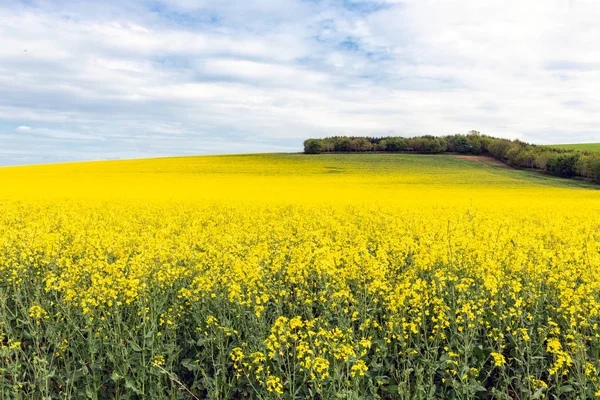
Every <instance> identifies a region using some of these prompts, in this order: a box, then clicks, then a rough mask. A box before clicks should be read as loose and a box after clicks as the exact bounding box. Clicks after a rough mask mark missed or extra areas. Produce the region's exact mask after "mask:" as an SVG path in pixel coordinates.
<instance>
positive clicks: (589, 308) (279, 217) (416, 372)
mask: <svg viewBox="0 0 600 400" xmlns="http://www.w3.org/2000/svg"><path fill="white" fill-rule="evenodd" d="M0 183H1V184H0V398H2V399H13V398H23V399H58V398H62V399H65V398H66V399H77V398H90V399H163V398H168V399H192V398H199V399H204V398H210V399H246V398H247V399H250V398H256V399H276V398H284V399H293V398H317V399H332V398H347V399H375V398H384V399H430V398H438V399H442V398H443V399H449V398H457V399H474V398H481V399H512V398H519V399H541V398H546V399H558V398H560V399H570V398H573V399H586V398H593V397H594V396H600V382H599V381H598V374H599V371H600V327H599V325H598V324H599V323H600V192H599V191H598V190H596V188H595V187H591V186H588V185H586V184H583V183H578V182H576V181H567V180H560V179H556V178H549V177H546V176H542V175H537V174H534V173H529V172H525V171H516V170H510V169H504V168H500V167H492V168H489V167H485V166H484V165H482V164H480V163H476V162H473V161H471V160H465V159H457V158H456V157H454V156H449V155H444V156H441V155H438V156H425V155H423V156H418V155H392V154H381V155H374V154H371V155H369V154H364V155H363V154H360V155H351V154H348V155H319V156H314V157H313V156H307V155H299V154H298V155H292V154H290V155H248V156H211V157H191V158H172V159H154V160H136V161H110V162H96V163H81V164H62V165H50V166H30V167H18V168H2V169H0Z"/></svg>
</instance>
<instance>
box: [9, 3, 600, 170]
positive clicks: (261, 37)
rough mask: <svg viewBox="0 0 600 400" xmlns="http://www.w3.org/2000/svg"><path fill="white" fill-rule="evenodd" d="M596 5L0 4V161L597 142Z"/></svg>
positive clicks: (599, 64)
mask: <svg viewBox="0 0 600 400" xmlns="http://www.w3.org/2000/svg"><path fill="white" fill-rule="evenodd" d="M599 20H600V4H598V2H596V1H594V0H588V1H584V0H545V1H541V0H530V1H527V2H523V1H513V0H505V1H499V0H488V1H479V0H454V1H446V0H406V1H401V0H378V1H358V0H330V1H327V0H323V1H320V0H257V1H224V0H220V1H219V0H205V1H202V0H199V1H194V0H152V1H149V0H148V1H142V0H130V1H116V0H104V1H102V2H92V1H89V2H88V1H85V2H82V1H75V0H72V1H70V0H66V1H50V0H28V1H7V0H0V93H1V95H0V165H19V164H30V163H47V162H60V161H78V160H97V159H122V158H137V157H153V156H169V155H193V154H215V153H248V152H263V151H264V152H271V151H300V150H301V144H302V141H303V140H304V139H305V138H308V137H323V136H330V135H339V134H347V135H371V136H379V135H388V134H396V135H407V136H408V135H419V134H450V133H459V132H467V131H469V130H471V129H476V130H479V131H481V132H484V133H488V134H491V135H496V136H504V137H511V138H521V139H524V140H527V141H532V142H535V143H567V142H597V141H600V135H599V132H600V131H599V127H600V112H599V110H600V96H598V93H600V52H599V51H597V49H598V44H599V43H600V25H598V23H597V21H599Z"/></svg>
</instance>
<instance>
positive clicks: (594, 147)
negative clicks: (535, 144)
mask: <svg viewBox="0 0 600 400" xmlns="http://www.w3.org/2000/svg"><path fill="white" fill-rule="evenodd" d="M548 147H554V148H556V149H565V150H577V151H600V143H574V144H553V145H551V146H548Z"/></svg>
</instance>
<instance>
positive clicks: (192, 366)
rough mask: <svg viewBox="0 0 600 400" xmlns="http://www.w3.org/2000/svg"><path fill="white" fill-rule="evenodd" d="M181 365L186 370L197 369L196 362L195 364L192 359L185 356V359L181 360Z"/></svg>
mask: <svg viewBox="0 0 600 400" xmlns="http://www.w3.org/2000/svg"><path fill="white" fill-rule="evenodd" d="M181 365H183V366H184V367H185V368H187V370H188V371H198V369H199V368H198V364H196V362H195V361H194V360H191V359H189V358H186V359H185V360H183V361H181Z"/></svg>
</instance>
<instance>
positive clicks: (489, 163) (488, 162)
mask: <svg viewBox="0 0 600 400" xmlns="http://www.w3.org/2000/svg"><path fill="white" fill-rule="evenodd" d="M456 158H459V159H461V160H471V161H473V162H477V163H480V164H481V165H483V166H484V167H486V168H491V167H501V168H509V169H512V168H511V167H510V166H508V165H506V164H504V163H502V162H500V161H498V160H496V159H495V158H492V157H487V156H456Z"/></svg>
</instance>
